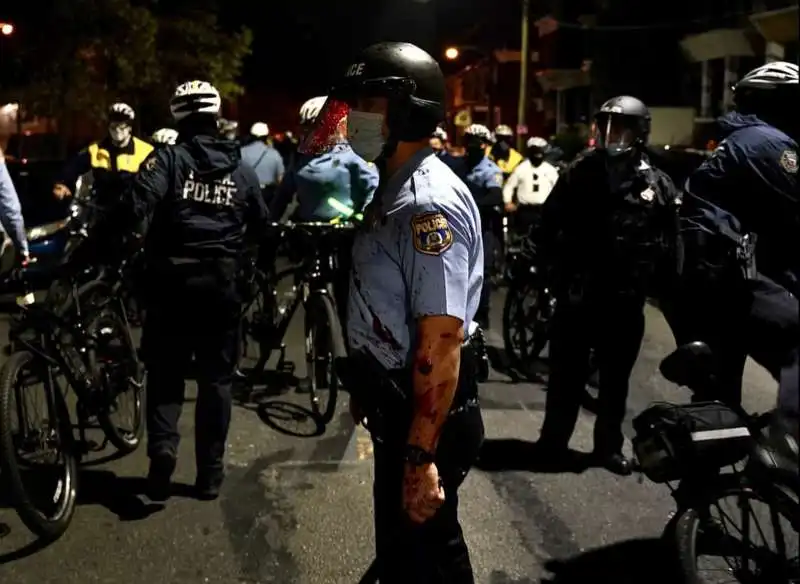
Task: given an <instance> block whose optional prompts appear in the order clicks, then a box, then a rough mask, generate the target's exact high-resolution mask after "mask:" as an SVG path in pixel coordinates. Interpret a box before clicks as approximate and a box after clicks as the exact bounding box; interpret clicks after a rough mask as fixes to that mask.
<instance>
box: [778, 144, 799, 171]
mask: <svg viewBox="0 0 800 584" xmlns="http://www.w3.org/2000/svg"><path fill="white" fill-rule="evenodd" d="M780 162H781V166H782V167H783V170H785V171H786V172H788V173H789V174H797V152H795V151H794V150H784V151H783V152H782V153H781V160H780Z"/></svg>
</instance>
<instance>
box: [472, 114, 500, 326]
mask: <svg viewBox="0 0 800 584" xmlns="http://www.w3.org/2000/svg"><path fill="white" fill-rule="evenodd" d="M464 138H465V140H466V148H465V150H466V153H465V155H464V162H465V164H466V168H467V175H466V178H465V180H464V182H465V183H466V185H467V186H468V187H469V190H470V192H471V193H472V196H473V198H474V199H475V202H476V203H477V204H478V210H479V211H480V214H481V229H482V237H483V247H484V254H485V255H484V257H483V261H484V272H483V276H484V282H485V284H484V286H483V290H482V291H481V303H480V307H479V308H478V315H477V317H476V318H477V321H478V322H479V323H480V324H481V326H482V327H483V328H485V329H486V328H489V304H490V299H491V294H492V286H491V283H490V279H489V278H490V274H491V270H492V268H493V267H494V263H495V262H496V261H497V255H498V254H499V253H502V251H503V250H502V247H501V245H500V236H501V234H502V229H503V227H502V216H501V215H500V213H499V212H498V208H500V207H501V206H502V204H503V173H502V171H501V170H500V168H499V167H498V166H497V165H496V164H495V163H494V162H492V160H491V159H490V158H489V157H488V156H487V154H486V152H487V149H488V148H489V146H490V145H491V143H492V133H491V132H490V131H489V128H487V127H486V126H484V125H482V124H472V125H471V126H468V127H467V129H466V130H465V132H464Z"/></svg>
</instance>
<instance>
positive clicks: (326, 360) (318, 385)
mask: <svg viewBox="0 0 800 584" xmlns="http://www.w3.org/2000/svg"><path fill="white" fill-rule="evenodd" d="M305 333H306V372H307V375H308V376H309V378H310V381H311V386H310V392H309V393H310V396H311V409H312V411H313V412H314V414H315V415H316V416H317V419H318V420H319V421H320V422H321V423H322V424H327V423H328V422H330V421H331V419H332V418H333V413H334V411H335V410H336V397H337V394H338V392H339V379H338V378H337V377H336V370H335V368H334V366H333V364H334V359H336V358H338V357H344V356H345V354H346V351H345V348H344V339H343V337H342V329H341V325H340V324H339V318H338V317H337V316H336V310H335V309H334V307H333V302H332V301H331V299H330V298H329V297H328V296H327V295H325V294H319V293H318V294H312V295H311V296H310V297H309V299H308V301H307V302H306V305H305ZM326 393H327V399H325V394H326Z"/></svg>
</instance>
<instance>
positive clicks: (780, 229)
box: [686, 61, 800, 297]
mask: <svg viewBox="0 0 800 584" xmlns="http://www.w3.org/2000/svg"><path fill="white" fill-rule="evenodd" d="M734 89H735V91H734V99H735V103H736V111H734V112H731V113H729V114H727V115H726V116H723V117H722V118H721V119H720V120H719V123H720V127H721V129H722V131H723V132H724V134H725V136H726V137H725V139H724V140H722V142H721V143H720V145H719V146H718V147H717V149H716V150H715V151H714V153H713V154H712V156H711V157H710V158H709V159H708V160H707V161H706V162H704V163H703V164H702V165H701V166H700V168H698V169H697V171H695V172H694V174H692V175H691V176H690V177H689V179H688V180H687V182H686V190H687V191H688V192H690V193H692V194H693V195H696V196H697V197H700V198H702V199H704V200H706V201H708V202H711V203H713V204H715V205H717V206H719V207H721V208H722V209H724V210H726V211H728V212H729V213H731V214H732V215H733V216H735V217H736V218H737V219H738V220H739V221H741V222H742V227H743V228H744V230H745V231H746V232H750V233H755V234H756V235H757V245H756V263H757V265H758V269H759V271H760V272H762V273H763V274H765V275H766V276H768V277H770V278H772V279H773V280H775V281H776V282H778V283H779V284H781V285H782V286H784V287H785V288H787V289H788V290H790V291H791V292H792V293H793V294H794V295H795V296H796V297H800V254H798V253H797V250H798V249H800V194H798V189H797V166H798V162H797V150H798V148H797V140H798V137H797V135H798V129H800V128H799V126H800V124H798V121H797V116H796V115H795V110H796V107H797V103H798V98H800V91H798V67H797V65H796V64H795V63H787V62H783V61H777V62H773V63H767V64H766V65H762V66H761V67H758V68H756V69H754V70H753V71H751V72H750V73H748V74H747V75H745V76H744V77H743V78H742V79H741V80H740V81H739V83H737V84H736V86H735V88H734Z"/></svg>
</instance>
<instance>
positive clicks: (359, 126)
mask: <svg viewBox="0 0 800 584" xmlns="http://www.w3.org/2000/svg"><path fill="white" fill-rule="evenodd" d="M347 140H348V141H349V142H350V147H351V148H352V149H353V150H354V151H355V153H356V154H358V155H359V156H360V157H361V158H363V159H364V160H366V161H367V162H374V161H375V159H376V158H378V156H380V154H381V152H382V151H383V147H384V145H385V144H386V138H384V137H383V114H374V113H371V112H360V111H358V110H350V113H349V114H347Z"/></svg>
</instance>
